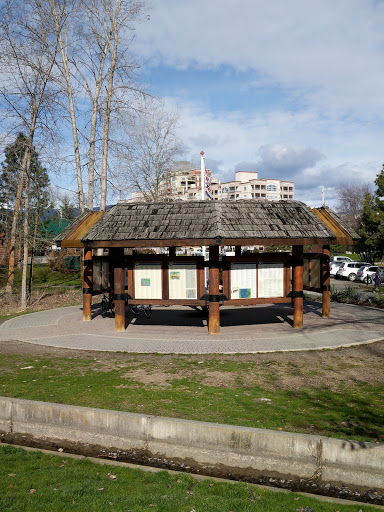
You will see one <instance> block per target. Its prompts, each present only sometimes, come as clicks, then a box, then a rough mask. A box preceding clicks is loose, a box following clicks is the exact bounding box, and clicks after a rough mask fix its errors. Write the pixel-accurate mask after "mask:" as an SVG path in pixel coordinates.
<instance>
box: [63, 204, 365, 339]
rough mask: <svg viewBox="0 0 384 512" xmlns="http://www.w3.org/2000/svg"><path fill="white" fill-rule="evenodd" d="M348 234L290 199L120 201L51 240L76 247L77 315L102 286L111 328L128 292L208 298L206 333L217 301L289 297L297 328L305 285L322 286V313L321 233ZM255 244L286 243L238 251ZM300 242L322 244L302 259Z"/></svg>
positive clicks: (151, 299)
mask: <svg viewBox="0 0 384 512" xmlns="http://www.w3.org/2000/svg"><path fill="white" fill-rule="evenodd" d="M356 238H358V235H356V233H354V232H353V231H352V230H350V229H349V228H347V227H346V226H345V225H343V224H342V223H341V222H340V220H338V217H337V216H336V214H335V213H334V212H332V210H329V209H328V208H326V209H325V208H319V209H317V210H316V211H312V210H311V209H310V208H309V207H307V206H306V205H305V204H303V203H301V202H298V201H276V202H271V201H265V200H261V201H246V200H244V201H236V202H233V201H193V202H153V203H130V202H124V201H120V202H119V203H118V204H116V205H115V206H113V207H112V208H111V209H110V210H108V211H107V212H105V213H103V212H97V213H85V214H83V215H81V216H80V217H78V218H77V219H76V220H75V221H74V222H73V223H72V225H70V226H68V228H67V229H66V230H65V231H64V232H63V233H62V234H61V235H60V236H59V237H57V239H56V242H57V244H58V245H61V247H83V248H84V284H83V319H84V320H91V305H92V295H94V294H97V293H100V292H101V291H102V290H106V289H107V288H108V287H111V288H112V289H113V293H114V300H115V328H116V330H118V331H122V330H125V325H126V318H125V312H126V308H125V305H126V302H127V301H128V303H130V304H163V305H172V304H173V305H187V306H208V310H209V322H208V330H209V334H219V332H220V310H219V307H220V304H221V303H224V304H225V305H236V306H241V305H254V304H265V303H268V304H275V303H291V302H292V304H293V327H295V328H301V327H302V326H303V297H304V291H303V290H304V288H306V289H316V290H317V291H321V293H322V316H323V317H329V316H330V290H329V287H330V277H329V257H330V243H331V241H332V242H333V243H339V242H340V240H343V242H345V241H346V240H347V241H348V243H349V244H353V243H354V240H355V239H356ZM257 245H262V246H271V245H285V246H291V247H292V250H291V251H290V252H288V251H287V252H273V253H242V249H241V248H242V246H243V247H244V246H257ZM304 245H316V246H320V247H322V250H321V252H320V253H319V254H317V255H310V256H309V257H308V256H307V259H305V258H304V256H305V255H304V251H303V248H304ZM202 246H205V247H207V248H208V250H209V260H208V261H204V258H203V257H201V256H179V255H176V247H202ZM223 246H235V256H225V255H220V247H223ZM138 248H163V249H162V251H163V253H162V254H135V252H134V251H133V253H132V254H130V255H128V254H126V252H127V251H125V250H126V249H138ZM96 250H99V251H100V250H102V251H101V252H102V253H103V255H102V256H97V255H96V253H97V252H99V251H96ZM131 252H132V251H131ZM315 260H316V262H317V263H316V264H315V263H314V262H315ZM305 261H306V262H307V263H306V267H305ZM205 267H208V268H209V281H208V282H209V289H208V291H206V283H205V277H204V274H205V270H204V268H205ZM304 270H305V271H304ZM220 281H221V288H222V290H221V293H220Z"/></svg>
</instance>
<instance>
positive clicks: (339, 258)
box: [330, 256, 353, 263]
mask: <svg viewBox="0 0 384 512" xmlns="http://www.w3.org/2000/svg"><path fill="white" fill-rule="evenodd" d="M336 261H353V260H352V259H351V258H348V256H331V259H330V262H331V263H334V262H336Z"/></svg>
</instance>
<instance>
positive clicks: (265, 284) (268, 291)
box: [257, 262, 284, 298]
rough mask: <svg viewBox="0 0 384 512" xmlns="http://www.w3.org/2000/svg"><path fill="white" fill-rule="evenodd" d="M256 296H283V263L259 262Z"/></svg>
mask: <svg viewBox="0 0 384 512" xmlns="http://www.w3.org/2000/svg"><path fill="white" fill-rule="evenodd" d="M258 277H259V279H258V290H257V292H258V297H259V298H268V297H283V296H284V263H282V262H276V263H262V262H260V263H259V271H258Z"/></svg>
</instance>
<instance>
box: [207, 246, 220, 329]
mask: <svg viewBox="0 0 384 512" xmlns="http://www.w3.org/2000/svg"><path fill="white" fill-rule="evenodd" d="M219 308H220V304H219V246H218V245H211V246H210V247H209V316H208V333H209V334H220V309H219Z"/></svg>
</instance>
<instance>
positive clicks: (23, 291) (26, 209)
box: [20, 172, 31, 309]
mask: <svg viewBox="0 0 384 512" xmlns="http://www.w3.org/2000/svg"><path fill="white" fill-rule="evenodd" d="M30 182H31V177H30V174H29V172H27V179H26V183H25V200H24V251H23V269H22V277H21V298H20V307H21V309H25V308H26V307H27V271H28V256H29V188H30Z"/></svg>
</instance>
